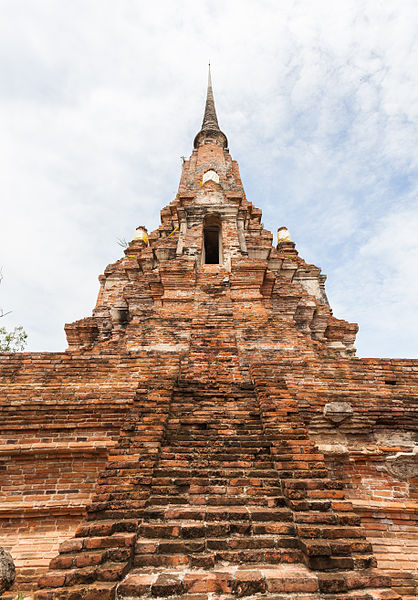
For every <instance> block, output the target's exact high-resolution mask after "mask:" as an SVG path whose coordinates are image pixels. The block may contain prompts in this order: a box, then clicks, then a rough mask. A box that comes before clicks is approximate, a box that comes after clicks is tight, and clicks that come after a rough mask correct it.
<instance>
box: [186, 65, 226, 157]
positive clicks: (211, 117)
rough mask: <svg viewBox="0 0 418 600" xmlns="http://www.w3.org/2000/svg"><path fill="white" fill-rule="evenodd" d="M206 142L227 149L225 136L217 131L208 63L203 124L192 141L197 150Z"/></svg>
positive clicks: (217, 125) (216, 118)
mask: <svg viewBox="0 0 418 600" xmlns="http://www.w3.org/2000/svg"><path fill="white" fill-rule="evenodd" d="M207 140H212V141H213V143H216V144H220V145H222V146H223V147H224V148H227V147H228V140H227V138H226V135H225V134H224V133H223V132H222V131H221V130H220V129H219V123H218V117H217V115H216V109H215V99H214V97H213V89H212V76H211V71H210V63H209V69H208V88H207V93H206V105H205V112H204V115H203V123H202V128H201V130H200V131H199V133H198V134H197V135H196V137H195V139H194V147H195V148H198V147H199V146H201V145H202V144H204V143H205V142H206V141H207Z"/></svg>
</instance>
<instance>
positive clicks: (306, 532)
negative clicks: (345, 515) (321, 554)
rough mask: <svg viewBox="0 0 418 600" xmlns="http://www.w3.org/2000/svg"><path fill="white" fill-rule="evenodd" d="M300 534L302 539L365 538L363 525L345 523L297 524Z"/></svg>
mask: <svg viewBox="0 0 418 600" xmlns="http://www.w3.org/2000/svg"><path fill="white" fill-rule="evenodd" d="M296 527H297V530H298V533H299V536H300V537H301V538H302V539H306V538H308V539H312V538H314V539H320V540H323V539H332V540H345V539H346V538H353V539H364V538H365V532H364V530H363V529H362V528H361V527H350V526H344V525H321V524H319V525H311V524H305V523H303V524H297V525H296Z"/></svg>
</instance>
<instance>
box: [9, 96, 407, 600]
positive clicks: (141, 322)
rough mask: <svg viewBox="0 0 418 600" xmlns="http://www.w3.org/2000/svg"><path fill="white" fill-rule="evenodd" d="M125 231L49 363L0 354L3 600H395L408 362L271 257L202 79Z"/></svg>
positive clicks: (292, 264)
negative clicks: (153, 217)
mask: <svg viewBox="0 0 418 600" xmlns="http://www.w3.org/2000/svg"><path fill="white" fill-rule="evenodd" d="M145 233H146V232H145V231H144V230H143V229H141V228H139V230H138V234H137V236H136V237H135V238H134V240H133V241H132V243H131V244H130V245H129V248H127V249H126V251H125V256H124V257H123V258H121V259H120V260H119V261H117V262H116V263H114V264H112V265H109V266H108V267H107V268H106V269H105V272H104V274H103V275H101V276H100V277H99V280H100V292H99V296H98V300H97V304H96V307H95V309H94V311H93V315H92V316H91V317H87V318H85V319H81V320H80V321H76V322H75V323H71V324H67V325H66V332H67V339H68V343H69V348H68V350H67V352H65V353H51V354H50V353H42V354H30V353H28V354H19V355H10V354H3V355H0V409H1V414H2V430H1V432H0V469H1V470H0V473H1V474H2V479H1V496H0V517H1V521H0V525H1V529H0V545H2V546H4V547H6V549H8V550H10V551H11V553H12V555H13V558H14V560H15V563H16V566H17V572H18V574H17V580H16V583H15V585H14V587H13V588H12V590H10V591H8V592H6V593H5V594H4V598H5V600H12V599H13V600H15V599H16V596H17V594H18V593H22V594H23V596H24V597H25V598H28V599H29V598H35V599H36V600H55V599H56V600H116V599H118V600H122V599H124V600H128V599H134V598H142V597H144V598H148V597H149V598H171V599H172V600H175V599H179V600H180V598H181V599H182V600H206V599H208V598H210V599H211V600H216V599H219V600H227V599H230V598H231V599H232V598H240V597H245V598H249V599H250V598H251V599H254V600H255V599H258V598H259V599H260V600H261V598H265V599H266V600H396V599H399V598H401V597H402V598H403V600H415V599H416V597H417V589H418V573H417V568H416V566H417V564H418V541H417V521H418V517H417V506H418V504H417V500H418V498H417V483H418V472H417V450H416V438H415V437H414V436H416V429H417V409H418V406H417V398H418V377H417V372H418V363H417V361H412V360H378V359H358V358H356V357H355V348H354V340H355V334H356V332H357V325H356V324H354V323H347V322H346V321H343V320H339V319H336V318H335V317H334V316H333V315H332V311H331V309H330V307H329V304H328V300H327V297H326V294H325V288H324V282H325V276H324V275H322V274H321V272H320V269H318V268H317V267H315V266H314V265H310V264H307V263H306V262H305V261H304V260H303V259H302V258H301V257H300V256H299V255H298V252H297V250H296V248H295V244H294V243H293V242H291V241H290V239H289V237H288V236H287V235H284V237H282V238H280V239H279V242H278V244H277V246H276V247H273V246H272V235H271V233H270V232H268V231H266V230H265V229H264V227H263V226H262V224H261V211H260V210H258V209H257V208H255V206H253V205H252V204H251V203H250V202H248V200H247V199H246V197H245V193H244V190H243V187H242V183H241V179H240V175H239V169H238V165H237V163H236V162H235V161H232V159H231V157H230V155H229V151H228V149H227V140H226V136H225V135H224V134H223V133H222V132H221V131H220V129H219V126H218V122H217V118H216V112H215V108H214V103H213V94H212V89H211V85H210V86H209V88H208V101H207V105H206V110H205V117H204V121H203V125H202V129H201V131H200V132H199V133H198V135H197V136H196V139H195V149H194V151H193V153H192V155H191V157H190V160H188V161H185V163H184V165H183V171H182V177H181V181H180V186H179V191H178V194H177V195H176V197H175V199H174V200H173V201H172V202H171V203H170V204H169V206H167V207H165V208H164V209H163V210H162V211H161V225H160V227H159V228H158V229H157V230H155V231H154V232H152V233H151V234H150V236H149V240H148V239H147V236H146V235H145ZM282 233H283V231H282ZM281 235H282V234H281ZM324 243H325V242H324Z"/></svg>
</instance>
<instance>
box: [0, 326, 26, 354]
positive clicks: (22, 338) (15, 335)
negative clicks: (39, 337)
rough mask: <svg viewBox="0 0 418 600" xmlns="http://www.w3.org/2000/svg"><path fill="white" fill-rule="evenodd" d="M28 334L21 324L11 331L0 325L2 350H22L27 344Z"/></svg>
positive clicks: (0, 348)
mask: <svg viewBox="0 0 418 600" xmlns="http://www.w3.org/2000/svg"><path fill="white" fill-rule="evenodd" d="M27 337H28V334H27V333H26V331H25V330H24V329H23V327H22V326H21V325H18V326H17V327H15V328H14V329H12V330H11V331H7V329H6V328H5V327H0V352H22V350H24V349H25V346H26V340H27Z"/></svg>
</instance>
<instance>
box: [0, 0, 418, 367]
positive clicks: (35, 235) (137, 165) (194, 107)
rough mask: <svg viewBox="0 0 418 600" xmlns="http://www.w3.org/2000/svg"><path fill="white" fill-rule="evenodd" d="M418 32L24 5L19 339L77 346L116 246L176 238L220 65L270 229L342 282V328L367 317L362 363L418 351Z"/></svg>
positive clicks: (16, 27)
mask: <svg viewBox="0 0 418 600" xmlns="http://www.w3.org/2000/svg"><path fill="white" fill-rule="evenodd" d="M417 24H418V5H417V4H416V3H415V2H413V1H408V0H401V1H400V2H396V3H395V2H394V0H388V1H387V2H385V3H384V4H382V3H376V2H373V1H372V0H366V1H363V2H361V3H359V2H357V1H355V0H341V1H340V2H338V3H337V4H336V3H332V2H331V1H330V0H318V1H317V2H315V3H313V4H312V3H309V2H308V1H307V0H299V1H296V0H295V1H293V2H284V1H283V2H277V1H276V2H273V1H272V0H263V1H260V2H257V3H253V2H250V1H249V0H244V1H241V2H238V1H237V0H231V1H229V2H223V3H220V2H209V1H202V2H192V1H191V0H190V1H189V0H180V1H179V2H176V3H171V2H168V0H166V1H162V0H157V2H154V3H152V4H145V3H138V2H134V1H131V0H121V1H120V2H118V3H117V4H115V3H114V2H110V1H103V0H102V1H101V2H99V1H98V0H84V1H81V0H74V1H73V2H71V3H60V4H57V3H56V2H53V1H52V0H37V2H35V3H27V2H25V1H23V0H13V1H12V0H5V1H4V2H3V3H2V20H1V22H0V81H2V86H1V90H0V110H1V114H2V125H1V137H0V191H1V197H2V207H3V208H2V218H1V223H0V253H1V254H0V264H2V265H3V266H4V273H5V279H4V281H3V284H2V286H1V289H0V293H1V297H0V306H4V307H5V308H8V307H11V308H13V313H12V315H9V316H8V319H9V323H10V326H12V325H13V324H14V323H22V324H23V325H24V326H25V327H26V329H27V330H28V331H29V334H30V337H29V341H30V349H32V350H58V349H63V348H64V347H65V340H64V335H63V324H64V322H68V321H72V320H74V319H76V318H81V317H83V316H86V315H88V314H90V313H91V309H92V308H93V306H94V303H95V296H96V293H97V290H98V284H97V275H98V274H99V273H101V272H102V271H103V270H104V268H105V266H106V264H107V263H109V262H112V261H114V260H115V259H117V258H118V257H119V256H120V255H121V249H120V248H119V247H118V246H117V244H116V238H118V237H126V238H129V237H130V236H131V235H132V232H133V231H134V229H135V227H136V226H137V225H139V224H145V225H146V226H147V227H148V228H149V229H155V228H156V227H157V226H158V223H159V210H160V208H161V207H162V206H164V205H166V204H168V203H169V202H170V201H171V200H172V199H173V198H174V196H175V194H176V190H177V186H178V181H179V176H180V164H181V161H180V157H181V155H188V154H190V152H191V149H192V141H193V137H194V135H195V133H196V132H197V130H198V129H199V126H200V123H201V118H202V112H203V105H204V94H205V78H206V63H207V60H208V59H209V58H210V59H211V62H212V65H213V78H214V87H215V99H216V104H217V110H218V116H219V120H220V124H221V127H222V128H223V130H224V131H225V133H226V134H227V136H228V139H229V142H230V148H231V153H232V155H233V157H234V158H236V159H237V160H238V161H239V164H240V167H241V173H242V176H243V181H244V185H245V188H246V192H247V196H248V198H249V199H250V200H251V201H252V202H253V203H254V204H256V205H257V206H259V207H260V208H262V209H263V212H264V216H263V221H264V223H265V225H266V227H268V228H269V229H270V230H272V231H274V230H275V229H276V228H277V227H279V226H280V225H283V224H285V225H287V226H288V227H289V228H290V230H291V232H292V235H293V238H294V239H295V240H296V242H297V246H298V248H299V251H300V253H301V255H302V256H303V257H304V258H305V259H306V260H307V261H308V262H313V263H315V264H318V265H319V266H321V267H323V269H324V271H325V272H326V273H328V275H329V284H328V289H329V293H330V297H331V299H332V301H333V302H334V304H335V307H334V309H335V310H334V313H335V314H336V316H338V317H341V318H347V319H350V320H355V321H360V326H361V329H360V336H359V344H358V346H359V349H360V351H361V354H363V355H364V354H373V355H379V354H382V353H383V354H385V355H397V356H407V355H411V354H412V353H413V352H414V342H413V341H412V340H413V339H414V340H415V339H416V332H414V331H413V328H411V326H410V323H408V321H410V319H411V318H412V314H413V311H414V310H416V300H415V298H416V290H415V287H414V283H413V277H412V275H411V273H412V272H414V268H416V267H415V264H416V263H413V261H412V258H411V257H412V256H413V255H414V252H415V248H416V247H415V246H414V239H415V238H414V236H413V235H412V233H410V234H408V235H410V237H408V238H407V237H406V233H405V232H407V231H408V232H413V231H414V229H413V223H416V219H417V212H418V211H417V202H416V198H417V192H418V190H417V187H418V186H417V182H418V157H417V150H416V139H417V122H418V121H417V118H418V114H417V112H418V108H417V107H418V82H417V80H416V76H415V71H416V69H415V64H414V63H415V56H416V55H417V51H418V48H417V46H418V39H417V37H416V34H415V32H416V27H417ZM392 223H396V228H397V230H398V231H402V241H400V242H399V243H398V244H396V250H395V249H394V246H393V242H389V239H390V231H391V224H392ZM406 239H408V240H409V241H408V244H407V245H406V246H405V243H406ZM395 256H396V260H395V259H394V257H395ZM405 279H408V280H409V281H408V284H405V283H402V282H403V281H405ZM385 315H386V316H385ZM389 333H390V334H389ZM414 336H415V337H414ZM382 340H384V343H383V342H382Z"/></svg>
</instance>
